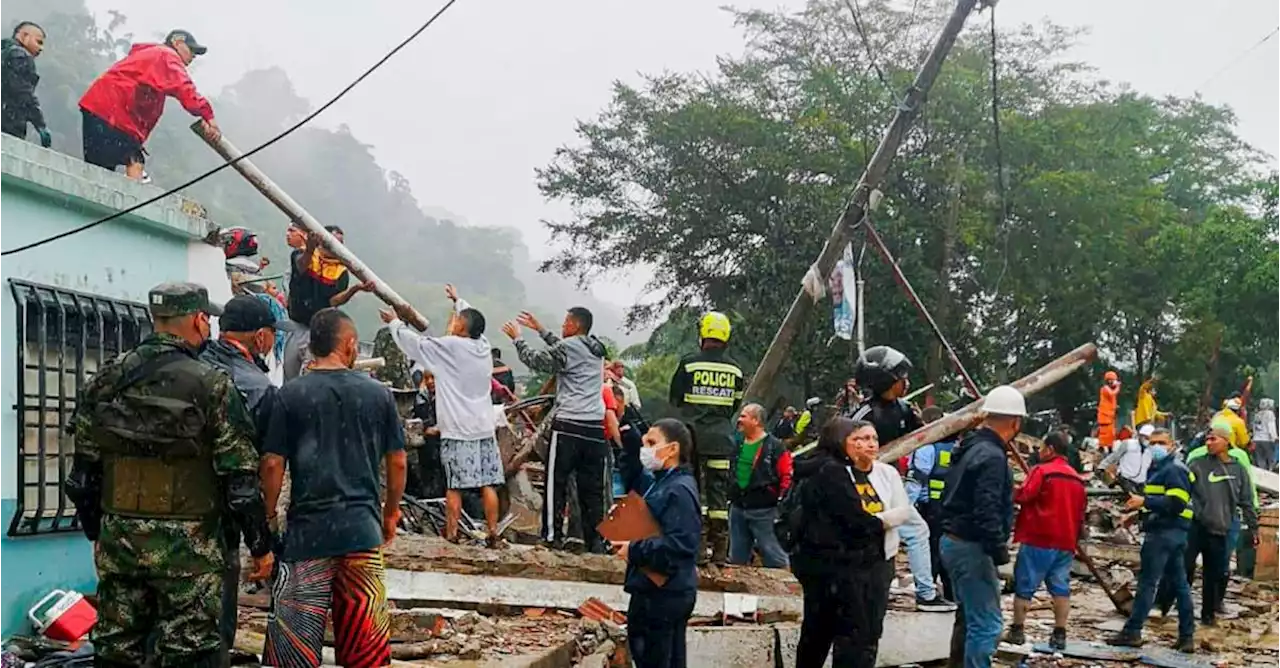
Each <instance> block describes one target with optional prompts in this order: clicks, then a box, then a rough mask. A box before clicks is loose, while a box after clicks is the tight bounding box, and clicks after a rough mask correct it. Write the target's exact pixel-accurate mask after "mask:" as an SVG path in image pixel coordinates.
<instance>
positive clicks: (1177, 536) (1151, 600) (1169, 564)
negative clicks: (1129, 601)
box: [1124, 529, 1196, 638]
mask: <svg viewBox="0 0 1280 668" xmlns="http://www.w3.org/2000/svg"><path fill="white" fill-rule="evenodd" d="M1186 554H1187V531H1186V530H1185V529H1161V530H1159V531H1154V532H1149V533H1147V537H1146V538H1145V539H1143V541H1142V553H1141V560H1142V561H1141V565H1140V568H1141V569H1142V570H1141V571H1140V572H1139V573H1138V596H1137V597H1136V598H1135V599H1134V601H1133V612H1132V614H1130V615H1129V621H1127V622H1125V624H1124V630H1125V633H1129V634H1132V635H1139V634H1141V633H1142V625H1143V624H1145V623H1146V621H1147V615H1149V614H1151V607H1152V606H1153V605H1155V600H1156V588H1157V587H1158V586H1159V585H1160V580H1161V578H1164V579H1165V580H1166V581H1167V582H1168V583H1169V585H1170V586H1172V587H1173V593H1174V596H1175V597H1176V598H1177V602H1178V636H1179V637H1181V638H1190V637H1191V636H1192V635H1193V634H1194V633H1195V632H1196V622H1195V614H1196V613H1195V606H1194V604H1193V603H1192V601H1191V585H1189V584H1187V566H1186Z"/></svg>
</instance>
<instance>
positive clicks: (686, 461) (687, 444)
mask: <svg viewBox="0 0 1280 668" xmlns="http://www.w3.org/2000/svg"><path fill="white" fill-rule="evenodd" d="M649 427H650V428H651V429H657V430H658V431H660V432H662V436H663V437H664V438H666V439H667V440H668V441H670V442H672V443H676V444H677V445H679V446H680V465H681V466H688V467H689V469H690V470H692V471H693V476H694V479H695V480H697V479H699V476H698V473H699V471H698V453H697V442H696V439H695V438H694V433H693V427H691V426H690V425H687V424H685V423H683V422H681V421H679V420H677V419H675V418H662V419H661V420H658V421H657V422H654V423H653V424H651V425H649Z"/></svg>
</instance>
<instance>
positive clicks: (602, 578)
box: [385, 535, 801, 596]
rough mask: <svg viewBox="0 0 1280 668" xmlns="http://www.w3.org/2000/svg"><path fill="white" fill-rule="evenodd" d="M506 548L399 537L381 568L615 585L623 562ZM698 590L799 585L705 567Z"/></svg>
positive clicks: (783, 591)
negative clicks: (497, 548) (385, 566)
mask: <svg viewBox="0 0 1280 668" xmlns="http://www.w3.org/2000/svg"><path fill="white" fill-rule="evenodd" d="M511 547H512V549H509V550H487V549H484V548H481V547H473V546H467V545H453V544H451V543H449V542H447V541H445V540H443V539H440V538H435V537H428V536H414V535H401V536H398V537H397V538H396V540H395V542H393V543H392V544H391V545H390V546H389V547H388V548H387V550H386V552H385V554H386V563H387V568H394V569H400V570H406V571H437V572H445V573H460V574H464V575H485V576H490V575H496V576H504V577H519V578H530V579H536V580H544V581H570V582H593V583H597V584H611V585H621V584H622V583H623V581H624V580H625V579H626V564H625V563H623V561H622V560H621V559H618V558H617V557H614V556H610V555H598V554H572V553H569V552H562V551H555V550H550V549H547V548H544V547H532V546H523V545H513V546H511ZM698 589H700V590H705V591H724V592H734V593H742V594H756V595H761V596H765V595H770V596H799V595H800V594H801V590H800V583H799V582H798V581H797V580H796V579H795V577H794V576H792V575H791V573H790V572H788V571H786V570H783V569H769V568H750V567H731V568H718V567H715V566H708V567H705V568H702V569H699V582H698Z"/></svg>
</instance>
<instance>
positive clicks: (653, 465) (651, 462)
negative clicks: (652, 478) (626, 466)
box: [640, 446, 665, 471]
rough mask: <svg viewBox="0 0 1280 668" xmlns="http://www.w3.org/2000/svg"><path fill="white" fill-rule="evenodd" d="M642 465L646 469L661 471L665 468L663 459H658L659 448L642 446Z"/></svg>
mask: <svg viewBox="0 0 1280 668" xmlns="http://www.w3.org/2000/svg"><path fill="white" fill-rule="evenodd" d="M640 465H641V466H643V467H644V468H645V470H646V471H661V470H662V469H663V468H665V467H664V466H663V464H662V460H661V459H658V448H650V447H647V446H646V447H643V448H640Z"/></svg>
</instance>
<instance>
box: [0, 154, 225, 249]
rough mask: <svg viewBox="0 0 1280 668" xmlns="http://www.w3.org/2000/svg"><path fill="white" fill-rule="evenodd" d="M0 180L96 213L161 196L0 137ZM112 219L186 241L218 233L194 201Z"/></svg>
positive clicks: (168, 201) (178, 198)
mask: <svg viewBox="0 0 1280 668" xmlns="http://www.w3.org/2000/svg"><path fill="white" fill-rule="evenodd" d="M0 176H2V178H3V182H4V185H5V186H6V187H18V188H23V189H27V190H33V191H36V192H42V193H45V194H48V195H51V196H53V197H66V198H68V199H69V200H70V201H71V203H74V204H76V205H79V206H83V207H85V209H86V210H88V211H92V212H94V213H95V214H99V215H107V214H110V213H114V212H116V211H120V210H123V209H127V208H129V207H130V206H133V205H135V204H137V203H138V202H142V201H145V200H148V199H151V198H152V197H155V196H156V195H159V194H161V193H163V192H164V190H163V189H162V188H159V187H157V186H153V185H145V184H142V183H137V182H135V181H132V180H130V179H128V178H126V177H125V176H124V175H123V174H117V173H115V172H108V171H107V170H105V169H102V168H101V167H97V166H95V165H90V164H89V163H87V162H84V161H82V160H80V159H79V158H76V157H73V156H70V155H66V154H65V153H58V152H57V151H53V150H50V149H46V148H43V147H41V146H40V145H38V144H35V143H32V142H29V141H24V140H22V139H18V138H17V137H11V136H9V135H6V134H0ZM117 220H122V221H127V222H133V223H142V224H145V225H148V226H150V227H154V228H158V229H161V230H167V231H169V232H171V233H173V234H176V235H179V236H184V237H188V238H191V239H205V238H206V237H208V236H209V235H210V234H211V233H213V232H216V231H217V229H218V226H217V224H215V223H214V222H213V221H212V220H210V219H209V215H208V212H206V211H205V208H204V207H203V206H201V205H200V204H199V203H198V202H196V201H195V200H192V199H189V198H187V197H184V196H182V195H169V196H167V197H165V198H163V199H160V200H158V201H156V202H154V203H152V204H148V205H147V206H144V207H142V208H141V209H138V210H137V211H134V212H133V213H130V214H128V215H125V216H121V218H119V219H117Z"/></svg>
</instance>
